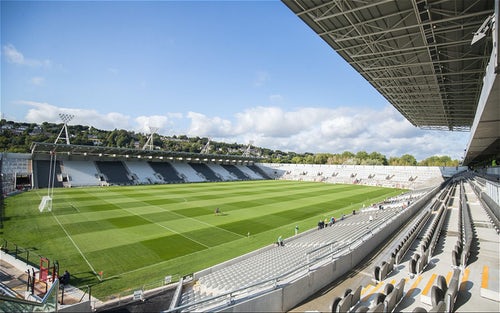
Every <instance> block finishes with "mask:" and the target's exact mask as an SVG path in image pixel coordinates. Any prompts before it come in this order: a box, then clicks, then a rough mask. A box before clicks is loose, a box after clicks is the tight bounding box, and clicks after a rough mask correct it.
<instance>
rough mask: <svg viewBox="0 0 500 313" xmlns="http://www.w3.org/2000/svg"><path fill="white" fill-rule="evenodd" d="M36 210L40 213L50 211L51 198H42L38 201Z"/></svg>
mask: <svg viewBox="0 0 500 313" xmlns="http://www.w3.org/2000/svg"><path fill="white" fill-rule="evenodd" d="M38 209H39V210H40V212H43V211H49V212H50V211H52V197H50V196H43V198H42V201H40V205H38Z"/></svg>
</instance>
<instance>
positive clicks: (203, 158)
mask: <svg viewBox="0 0 500 313" xmlns="http://www.w3.org/2000/svg"><path fill="white" fill-rule="evenodd" d="M51 154H56V155H58V158H60V159H61V158H70V157H71V156H72V157H78V158H82V157H85V158H88V159H92V160H99V159H101V158H102V159H106V160H109V159H110V158H112V159H117V160H128V159H130V160H131V159H144V160H151V161H169V160H171V161H176V162H204V163H206V162H213V163H238V164H239V163H255V162H260V161H261V160H262V159H261V158H256V157H246V156H240V155H221V154H202V153H190V152H174V151H163V150H140V149H129V148H115V147H98V146H86V145H67V144H52V143H44V142H34V143H33V144H32V145H31V155H32V158H33V159H34V160H36V159H39V158H41V159H43V158H46V157H47V156H48V155H51Z"/></svg>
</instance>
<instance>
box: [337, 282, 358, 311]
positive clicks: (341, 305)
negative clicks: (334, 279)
mask: <svg viewBox="0 0 500 313" xmlns="http://www.w3.org/2000/svg"><path fill="white" fill-rule="evenodd" d="M360 298H361V286H358V287H357V288H356V289H355V290H354V291H352V290H351V289H346V290H345V292H344V295H343V296H342V297H335V298H334V299H333V302H332V304H331V305H330V312H332V313H335V312H348V311H349V310H350V309H351V308H352V307H354V306H356V305H357V304H358V302H359V300H360Z"/></svg>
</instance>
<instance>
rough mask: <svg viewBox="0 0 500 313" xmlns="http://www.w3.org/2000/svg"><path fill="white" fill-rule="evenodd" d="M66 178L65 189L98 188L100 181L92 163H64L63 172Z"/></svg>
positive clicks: (68, 161)
mask: <svg viewBox="0 0 500 313" xmlns="http://www.w3.org/2000/svg"><path fill="white" fill-rule="evenodd" d="M62 171H63V172H64V173H65V174H66V175H67V176H68V178H69V179H68V183H67V185H66V186H67V187H83V186H99V185H100V184H101V181H100V180H99V175H98V171H97V168H96V166H95V164H94V162H90V161H70V160H67V161H64V162H63V170H62Z"/></svg>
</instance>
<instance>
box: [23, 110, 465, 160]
mask: <svg viewBox="0 0 500 313" xmlns="http://www.w3.org/2000/svg"><path fill="white" fill-rule="evenodd" d="M22 103H23V104H26V105H28V106H30V109H29V111H28V114H27V115H26V120H27V121H28V122H35V123H43V122H52V123H60V122H61V121H60V119H59V116H58V114H59V113H68V114H73V115H75V118H74V119H73V120H72V121H71V122H70V123H69V124H70V125H74V124H81V125H88V126H94V127H96V128H98V129H105V130H112V129H115V128H117V129H128V130H133V131H136V132H143V133H149V126H151V127H159V128H160V130H159V131H158V133H160V134H167V133H168V135H188V136H200V137H210V138H212V139H213V140H215V141H224V142H229V143H234V142H236V143H239V144H247V143H249V142H250V141H252V142H253V145H254V146H259V147H263V148H268V149H273V150H282V151H293V152H297V153H304V152H311V153H319V152H325V153H342V152H343V151H351V152H353V153H356V152H358V151H366V152H368V153H371V152H380V153H382V154H384V155H385V156H386V157H387V158H389V157H391V156H396V157H400V156H402V155H403V154H411V155H413V156H415V158H416V159H417V160H422V159H425V158H427V157H430V156H433V155H448V156H450V157H451V158H453V159H460V158H461V156H462V155H463V150H464V148H465V146H466V144H467V140H468V137H469V134H468V133H463V132H458V133H457V132H448V131H431V130H421V129H419V128H416V127H413V126H412V125H411V124H410V123H409V122H408V121H406V119H404V118H403V117H402V116H401V115H400V114H399V113H397V111H396V110H395V109H394V108H393V107H391V106H389V105H388V106H387V107H386V108H384V109H383V110H379V111H376V110H373V109H363V110H360V109H356V110H353V109H350V108H340V109H328V108H301V109H297V110H294V111H287V110H285V109H283V108H279V107H262V106H259V107H254V108H250V109H247V110H244V111H242V112H239V113H236V114H235V115H234V118H233V119H224V118H221V117H218V116H207V115H205V114H203V113H199V112H187V113H186V114H185V115H183V114H181V113H166V114H165V115H152V116H139V117H130V116H127V115H124V114H121V113H117V112H110V113H105V114H103V113H99V112H97V111H95V110H85V109H71V108H61V107H57V106H54V105H51V104H48V103H40V102H32V101H23V102H22ZM183 125H187V126H186V128H184V127H183Z"/></svg>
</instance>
